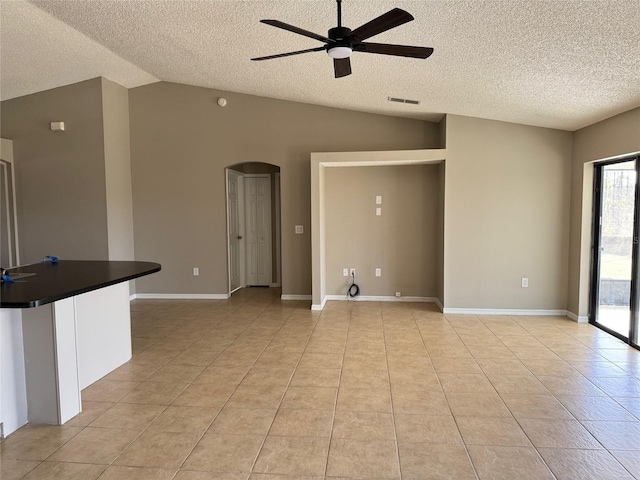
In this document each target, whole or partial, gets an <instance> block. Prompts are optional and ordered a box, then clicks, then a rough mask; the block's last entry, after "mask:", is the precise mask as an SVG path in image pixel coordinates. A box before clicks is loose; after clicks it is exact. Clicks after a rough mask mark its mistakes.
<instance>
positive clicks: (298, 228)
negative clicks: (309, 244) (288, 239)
mask: <svg viewBox="0 0 640 480" xmlns="http://www.w3.org/2000/svg"><path fill="white" fill-rule="evenodd" d="M303 233H304V225H296V235H302V234H303Z"/></svg>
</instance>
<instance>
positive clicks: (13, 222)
mask: <svg viewBox="0 0 640 480" xmlns="http://www.w3.org/2000/svg"><path fill="white" fill-rule="evenodd" d="M2 141H3V142H6V141H7V140H5V139H2ZM0 168H2V169H3V170H4V187H5V193H6V195H7V198H6V199H2V202H4V201H6V205H4V207H5V210H6V212H5V214H6V216H7V222H8V227H9V228H8V230H7V231H6V232H4V234H6V235H7V241H8V247H9V259H10V260H9V262H10V265H2V267H4V268H7V267H15V266H17V265H20V244H19V241H18V240H19V239H18V204H17V201H16V172H15V162H14V161H13V154H11V155H7V154H5V153H4V152H2V153H1V154H0ZM2 202H0V204H1V203H2Z"/></svg>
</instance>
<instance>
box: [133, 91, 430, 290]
mask: <svg viewBox="0 0 640 480" xmlns="http://www.w3.org/2000/svg"><path fill="white" fill-rule="evenodd" d="M220 96H224V97H225V98H227V100H228V105H227V106H226V107H225V108H221V107H219V106H217V105H216V100H217V98H218V97H220ZM129 100H130V121H131V160H132V173H133V176H132V178H133V199H134V202H133V204H134V234H135V253H136V259H137V260H154V261H158V262H160V263H162V265H163V269H162V272H160V273H158V274H156V275H152V276H149V277H145V278H143V279H140V280H139V281H138V282H137V292H138V293H196V294H198V293H200V294H208V293H218V294H222V293H226V292H227V289H228V286H227V254H226V220H225V218H226V204H225V188H224V169H225V167H227V166H231V165H235V164H238V163H243V162H266V163H271V164H274V165H278V166H279V167H280V168H281V184H282V189H281V199H282V287H283V293H284V294H303V295H305V294H306V295H308V294H310V293H311V241H310V208H311V205H310V202H311V201H310V197H311V196H310V162H309V159H310V152H322V151H352V150H401V149H418V148H428V147H430V146H431V145H430V142H434V143H436V144H437V143H438V126H437V124H433V123H429V122H422V121H417V120H408V119H401V118H395V117H386V116H381V115H372V114H365V113H358V112H352V111H346V110H338V109H333V108H327V107H319V106H313V105H305V104H299V103H294V102H285V101H281V100H274V99H269V98H261V97H254V96H250V95H242V94H235V93H230V92H221V91H216V90H212V89H206V88H199V87H191V86H186V85H179V84H172V83H166V82H162V83H156V84H153V85H147V86H144V87H138V88H135V89H132V90H130V91H129ZM294 225H303V226H304V227H305V233H304V235H295V234H294ZM195 266H197V267H199V268H200V276H199V277H194V276H193V275H192V272H191V269H192V267H195Z"/></svg>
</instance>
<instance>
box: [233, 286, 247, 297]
mask: <svg viewBox="0 0 640 480" xmlns="http://www.w3.org/2000/svg"><path fill="white" fill-rule="evenodd" d="M245 287H246V285H240V286H239V287H237V288H234V289H233V290H231V291H230V292H229V296H231V294H232V293H233V292H237V291H238V290H240V289H241V288H245Z"/></svg>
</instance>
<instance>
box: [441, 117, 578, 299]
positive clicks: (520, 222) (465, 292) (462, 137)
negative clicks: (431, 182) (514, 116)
mask: <svg viewBox="0 0 640 480" xmlns="http://www.w3.org/2000/svg"><path fill="white" fill-rule="evenodd" d="M446 131H447V138H446V146H447V160H446V182H445V219H444V222H445V237H444V279H445V285H444V296H445V298H444V306H445V308H487V309H551V310H553V309H560V310H564V309H565V308H566V305H567V274H568V272H567V270H568V249H569V189H570V187H571V183H570V173H571V133H570V132H563V131H558V130H551V129H545V128H538V127H529V126H523V125H516V124H510V123H503V122H497V121H492V120H482V119H477V118H469V117H461V116H457V115H448V116H447V121H446ZM521 277H528V278H529V288H521V286H520V279H521Z"/></svg>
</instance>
